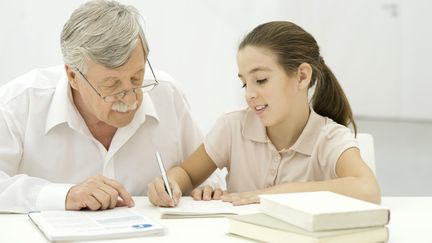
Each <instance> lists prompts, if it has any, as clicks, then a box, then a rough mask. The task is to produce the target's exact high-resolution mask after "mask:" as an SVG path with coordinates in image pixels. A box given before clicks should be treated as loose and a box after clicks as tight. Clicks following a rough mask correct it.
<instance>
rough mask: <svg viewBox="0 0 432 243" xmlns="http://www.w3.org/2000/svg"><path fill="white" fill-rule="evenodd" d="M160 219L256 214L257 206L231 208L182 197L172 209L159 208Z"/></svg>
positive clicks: (219, 202) (221, 204) (224, 204)
mask: <svg viewBox="0 0 432 243" xmlns="http://www.w3.org/2000/svg"><path fill="white" fill-rule="evenodd" d="M159 210H160V213H161V218H163V219H173V218H214V217H225V216H227V215H236V214H249V213H257V212H258V211H259V210H258V204H250V205H244V206H233V205H232V204H231V203H229V202H223V201H221V200H211V201H195V200H193V199H192V198H191V197H182V198H181V199H180V203H179V204H178V205H177V207H174V208H159Z"/></svg>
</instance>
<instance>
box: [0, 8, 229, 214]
mask: <svg viewBox="0 0 432 243" xmlns="http://www.w3.org/2000/svg"><path fill="white" fill-rule="evenodd" d="M139 20H140V15H139V13H138V11H137V10H136V9H135V8H133V7H131V6H124V5H122V4H119V3H117V2H111V1H91V2H88V3H86V4H84V5H82V6H80V7H79V8H78V9H76V10H75V11H74V12H73V13H72V15H71V17H70V19H69V20H68V21H67V23H66V24H65V25H64V28H63V31H62V34H61V48H62V53H63V57H64V62H65V64H64V66H60V67H53V68H48V69H38V70H34V71H32V72H30V73H28V74H25V75H23V76H20V77H18V78H17V79H15V80H13V81H11V82H9V83H7V84H6V85H4V86H3V87H1V88H0V134H1V137H0V211H3V212H5V211H7V212H27V211H31V210H46V209H66V210H80V209H83V208H86V209H90V210H99V209H108V208H113V207H116V206H129V207H130V206H133V205H134V202H133V199H132V197H131V195H146V194H147V184H148V182H150V181H151V179H153V178H154V177H155V176H158V175H160V171H159V168H158V164H157V162H156V159H155V152H156V151H159V152H160V154H161V156H162V159H163V162H164V163H165V166H166V167H167V168H170V167H172V166H174V165H176V164H178V163H180V162H181V161H182V160H183V159H184V158H185V157H186V156H187V155H189V154H190V153H192V152H193V151H194V150H195V149H196V147H197V146H198V145H199V144H200V143H201V134H200V132H199V129H198V126H197V125H196V123H195V122H194V120H193V119H192V116H191V114H190V111H189V108H188V105H187V103H186V101H185V99H184V97H183V95H182V93H181V92H180V91H179V90H178V89H177V88H176V86H174V85H173V83H172V82H170V81H172V80H171V78H170V76H168V75H166V74H164V73H156V74H155V73H154V72H153V70H152V68H151V65H150V62H148V59H147V56H148V53H149V48H148V44H147V41H146V38H145V36H144V32H143V30H142V27H141V25H140V21H139ZM146 63H147V64H148V65H146ZM147 67H148V68H147ZM214 179H215V181H217V180H218V176H216V177H214ZM219 182H222V183H223V180H219ZM221 186H223V185H221Z"/></svg>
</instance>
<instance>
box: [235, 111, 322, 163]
mask: <svg viewBox="0 0 432 243" xmlns="http://www.w3.org/2000/svg"><path fill="white" fill-rule="evenodd" d="M324 125H325V118H324V117H323V116H321V115H319V114H317V113H316V112H315V111H314V110H313V108H312V107H310V113H309V118H308V121H307V122H306V126H305V127H304V129H303V131H302V133H301V134H300V136H299V138H298V139H297V141H296V142H295V143H294V144H293V146H292V147H291V149H292V150H294V151H296V152H299V153H302V154H306V155H309V156H310V155H312V151H313V149H314V147H315V143H316V140H317V139H318V137H319V134H320V132H321V128H322V127H323V126H324ZM242 134H243V136H244V137H245V138H246V139H249V140H252V141H255V142H260V143H267V142H270V141H269V139H268V137H267V132H266V128H265V126H264V125H263V124H262V123H261V121H260V119H259V117H258V116H257V115H256V114H255V113H254V112H253V111H251V110H250V109H249V108H247V111H246V116H245V118H244V121H243V130H242Z"/></svg>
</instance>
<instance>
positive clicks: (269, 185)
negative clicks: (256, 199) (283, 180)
mask: <svg viewBox="0 0 432 243" xmlns="http://www.w3.org/2000/svg"><path fill="white" fill-rule="evenodd" d="M272 186H273V185H272V184H266V185H265V187H267V188H269V187H272Z"/></svg>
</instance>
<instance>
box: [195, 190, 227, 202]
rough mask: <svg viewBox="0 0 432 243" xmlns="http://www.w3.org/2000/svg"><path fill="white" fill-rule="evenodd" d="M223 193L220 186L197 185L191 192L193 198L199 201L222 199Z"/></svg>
mask: <svg viewBox="0 0 432 243" xmlns="http://www.w3.org/2000/svg"><path fill="white" fill-rule="evenodd" d="M223 194H224V192H223V191H222V190H221V189H220V188H216V189H213V187H211V186H202V187H197V188H195V189H194V190H193V191H192V192H191V196H192V198H193V199H194V200H197V201H200V200H204V201H210V200H212V199H213V200H220V199H221V197H222V195H223Z"/></svg>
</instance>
